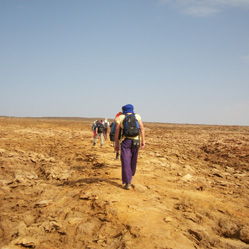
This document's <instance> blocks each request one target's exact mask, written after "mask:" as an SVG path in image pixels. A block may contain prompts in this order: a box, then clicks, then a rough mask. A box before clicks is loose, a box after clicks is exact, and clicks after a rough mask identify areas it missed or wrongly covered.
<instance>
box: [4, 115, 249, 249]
mask: <svg viewBox="0 0 249 249" xmlns="http://www.w3.org/2000/svg"><path fill="white" fill-rule="evenodd" d="M145 129H146V138H147V139H146V140H147V144H146V148H145V149H144V150H140V153H139V159H138V166H137V173H136V175H135V177H134V179H133V182H132V184H133V185H132V187H133V188H132V190H129V191H127V190H124V189H122V185H121V169H120V161H119V160H115V154H114V152H113V146H112V143H111V142H110V141H106V142H105V144H104V146H103V147H101V146H100V143H98V144H97V146H95V147H93V146H92V142H93V139H92V132H91V121H87V120H70V119H67V120H66V119H65V120H64V119H17V118H3V117H2V118H0V168H1V175H0V201H1V202H0V248H1V249H15V248H39V249H52V248H53V249H55V248H65V249H69V248H70V249H71V248H79V249H82V248H127V249H128V248H130V249H131V248H143V249H144V248H165V249H166V248H174V249H175V248H177V249H178V248H184V249H188V248H228V249H230V248H231V249H234V248H235V249H237V248H238V249H239V248H240V249H241V248H245V249H246V248H249V198H248V194H249V175H248V172H249V127H232V126H200V125H173V124H152V123H145ZM98 142H99V141H98Z"/></svg>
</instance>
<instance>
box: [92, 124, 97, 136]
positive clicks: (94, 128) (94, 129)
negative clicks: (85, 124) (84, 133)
mask: <svg viewBox="0 0 249 249" xmlns="http://www.w3.org/2000/svg"><path fill="white" fill-rule="evenodd" d="M96 122H97V120H95V121H94V122H93V125H92V130H93V138H95V136H96Z"/></svg>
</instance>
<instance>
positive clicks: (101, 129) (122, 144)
mask: <svg viewBox="0 0 249 249" xmlns="http://www.w3.org/2000/svg"><path fill="white" fill-rule="evenodd" d="M127 120H129V121H128V122H127ZM133 124H135V125H136V126H133V127H132V125H133ZM113 125H115V129H113V127H112V129H111V130H114V131H115V135H114V137H113V136H111V135H112V134H111V132H110V139H111V141H113V142H114V149H115V151H116V158H117V159H118V158H119V152H121V153H120V155H121V156H120V158H121V166H122V183H123V184H124V189H127V190H129V189H131V188H132V185H131V181H132V177H133V176H134V175H135V173H136V167H137V158H138V152H139V148H141V149H143V148H144V147H145V132H144V126H143V122H142V119H141V116H140V115H139V114H137V113H134V107H133V105H131V104H127V105H125V106H123V107H122V111H121V112H119V113H117V115H116V116H115V120H114V122H113V123H112V124H111V126H113ZM109 127H110V124H109V122H108V120H107V119H105V121H103V122H102V121H95V122H94V124H93V132H94V143H93V145H94V146H95V145H96V142H97V139H98V137H100V144H101V146H103V144H104V141H103V140H104V139H105V140H107V133H108V129H109ZM134 131H135V132H134Z"/></svg>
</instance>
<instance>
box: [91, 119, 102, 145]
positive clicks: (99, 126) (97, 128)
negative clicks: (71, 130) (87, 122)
mask: <svg viewBox="0 0 249 249" xmlns="http://www.w3.org/2000/svg"><path fill="white" fill-rule="evenodd" d="M103 132H104V126H103V124H102V122H99V121H97V122H96V125H95V133H96V134H95V137H94V142H93V146H95V145H96V142H97V139H98V137H100V144H101V146H103V145H104V141H103Z"/></svg>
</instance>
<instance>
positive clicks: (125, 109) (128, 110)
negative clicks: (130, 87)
mask: <svg viewBox="0 0 249 249" xmlns="http://www.w3.org/2000/svg"><path fill="white" fill-rule="evenodd" d="M122 111H123V114H126V113H134V107H133V105H131V104H128V105H124V106H123V107H122Z"/></svg>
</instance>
